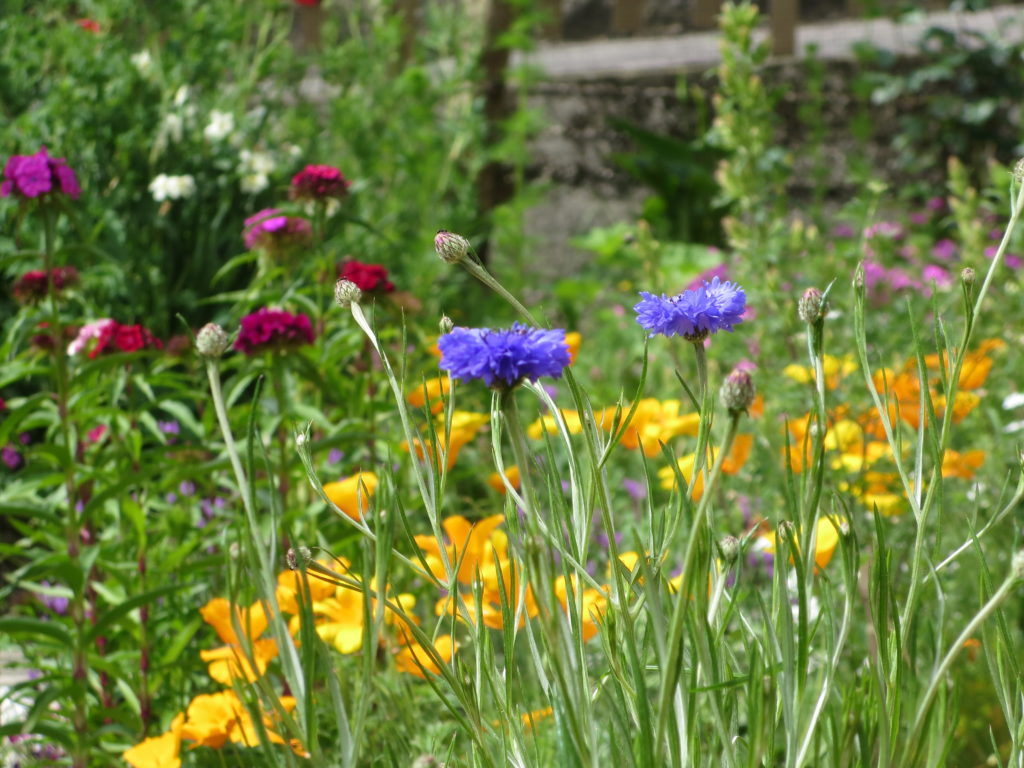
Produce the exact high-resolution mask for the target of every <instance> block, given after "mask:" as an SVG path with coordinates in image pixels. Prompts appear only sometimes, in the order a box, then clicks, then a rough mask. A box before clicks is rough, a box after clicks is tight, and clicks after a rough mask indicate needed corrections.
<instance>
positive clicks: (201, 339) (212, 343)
mask: <svg viewBox="0 0 1024 768" xmlns="http://www.w3.org/2000/svg"><path fill="white" fill-rule="evenodd" d="M229 342H230V340H229V338H228V334H227V331H225V330H224V329H223V328H221V327H220V326H219V325H217V324H216V323H207V324H206V325H204V326H203V327H202V328H200V329H199V333H197V334H196V351H197V352H199V354H200V355H202V356H203V357H208V358H210V359H211V360H216V359H217V358H220V357H222V356H223V355H224V352H225V351H227V348H228V344H229Z"/></svg>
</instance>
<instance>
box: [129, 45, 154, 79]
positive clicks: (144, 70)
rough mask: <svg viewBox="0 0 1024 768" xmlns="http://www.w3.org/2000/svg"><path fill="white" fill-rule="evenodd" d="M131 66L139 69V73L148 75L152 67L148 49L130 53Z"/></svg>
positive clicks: (151, 58)
mask: <svg viewBox="0 0 1024 768" xmlns="http://www.w3.org/2000/svg"><path fill="white" fill-rule="evenodd" d="M131 62H132V66H133V67H135V68H136V69H137V70H139V74H141V75H148V74H149V72H150V70H152V69H153V57H152V56H151V55H150V53H149V51H146V50H142V51H139V52H138V53H133V54H132V55H131Z"/></svg>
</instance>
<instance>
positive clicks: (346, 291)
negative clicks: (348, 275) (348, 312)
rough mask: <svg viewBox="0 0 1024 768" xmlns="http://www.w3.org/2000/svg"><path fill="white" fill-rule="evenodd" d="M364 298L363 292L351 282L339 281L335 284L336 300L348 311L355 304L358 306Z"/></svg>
mask: <svg viewBox="0 0 1024 768" xmlns="http://www.w3.org/2000/svg"><path fill="white" fill-rule="evenodd" d="M362 298H363V292H362V291H361V290H359V286H358V285H356V284H355V283H353V282H352V281H351V280H339V281H338V282H337V283H335V284H334V300H335V301H336V302H338V305H339V306H341V307H344V308H345V309H348V308H349V307H351V306H352V305H353V304H358V303H359V300H360V299H362Z"/></svg>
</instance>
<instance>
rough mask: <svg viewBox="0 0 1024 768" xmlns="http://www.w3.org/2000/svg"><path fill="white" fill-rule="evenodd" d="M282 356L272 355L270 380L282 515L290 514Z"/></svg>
mask: <svg viewBox="0 0 1024 768" xmlns="http://www.w3.org/2000/svg"><path fill="white" fill-rule="evenodd" d="M283 365H284V363H283V361H282V359H281V356H280V355H279V354H277V353H276V352H271V353H270V380H271V383H272V386H273V387H274V398H275V399H276V400H277V415H278V419H279V421H278V424H277V449H278V463H279V464H280V466H279V467H278V477H277V490H278V493H279V494H280V496H281V510H282V514H284V515H287V514H288V509H289V506H288V492H289V490H290V488H289V482H288V442H289V435H288V430H287V429H286V428H285V414H286V413H288V399H287V397H286V392H285V382H284V370H283Z"/></svg>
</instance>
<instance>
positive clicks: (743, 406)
mask: <svg viewBox="0 0 1024 768" xmlns="http://www.w3.org/2000/svg"><path fill="white" fill-rule="evenodd" d="M755 394H756V390H755V389H754V381H753V379H751V378H750V374H749V373H747V372H746V371H742V370H738V369H737V370H734V371H733V372H732V373H730V374H729V375H728V376H726V377H725V381H724V382H722V389H721V390H720V391H719V396H720V397H721V399H722V405H724V406H725V407H726V409H727V410H728V411H729V413H730V414H734V415H735V414H738V413H740V412H745V411H746V410H747V409H748V408H750V406H751V404H752V403H753V402H754V395H755Z"/></svg>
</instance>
